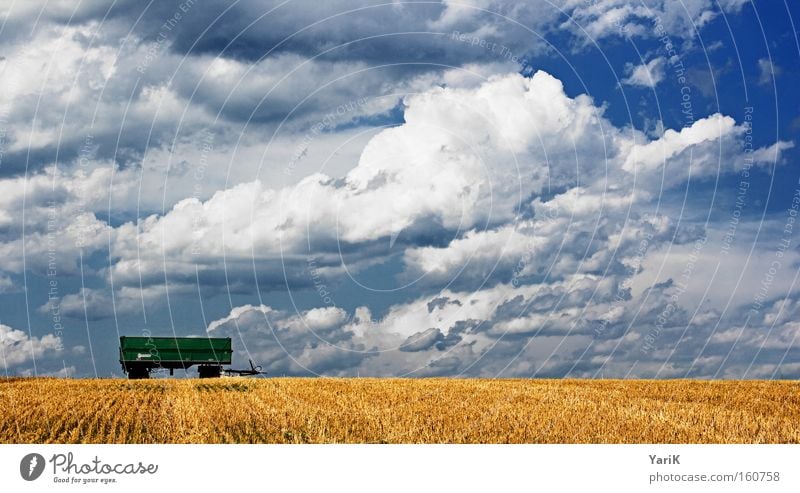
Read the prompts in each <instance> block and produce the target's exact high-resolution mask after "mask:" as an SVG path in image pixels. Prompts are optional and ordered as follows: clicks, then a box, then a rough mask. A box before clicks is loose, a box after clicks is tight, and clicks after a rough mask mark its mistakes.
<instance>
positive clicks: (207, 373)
mask: <svg viewBox="0 0 800 493" xmlns="http://www.w3.org/2000/svg"><path fill="white" fill-rule="evenodd" d="M197 373H199V374H200V378H219V377H220V376H221V375H222V367H221V366H219V365H200V366H199V367H198V368H197Z"/></svg>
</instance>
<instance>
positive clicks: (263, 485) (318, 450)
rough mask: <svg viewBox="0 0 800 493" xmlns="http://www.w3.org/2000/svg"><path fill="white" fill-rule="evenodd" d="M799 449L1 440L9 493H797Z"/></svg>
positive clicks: (1, 476) (0, 471) (1, 471)
mask: <svg viewBox="0 0 800 493" xmlns="http://www.w3.org/2000/svg"><path fill="white" fill-rule="evenodd" d="M798 459H800V446H797V445H2V446H0V464H1V466H0V481H1V482H0V484H2V485H3V487H2V491H8V492H27V491H86V490H92V491H95V490H97V491H109V492H111V491H114V492H117V491H122V492H125V491H137V492H141V491H143V490H152V491H167V490H168V489H170V490H175V491H215V492H236V491H242V489H243V488H247V489H253V488H258V489H257V490H256V491H281V492H287V493H296V492H306V491H314V492H326V493H327V492H337V491H342V492H348V493H349V492H370V493H374V492H397V493H408V492H409V491H435V490H441V491H459V492H462V491H467V492H469V491H481V492H483V491H520V490H521V491H532V492H533V491H614V492H625V491H632V492H642V491H708V490H711V491H754V492H756V491H757V492H762V491H766V492H773V491H774V492H783V491H786V492H797V491H800V480H798V476H800V468H798Z"/></svg>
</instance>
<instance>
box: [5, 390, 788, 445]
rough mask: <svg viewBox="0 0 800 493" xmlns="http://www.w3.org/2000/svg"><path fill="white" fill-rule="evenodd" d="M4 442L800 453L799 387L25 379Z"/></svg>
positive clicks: (8, 402) (8, 398) (12, 393)
mask: <svg viewBox="0 0 800 493" xmlns="http://www.w3.org/2000/svg"><path fill="white" fill-rule="evenodd" d="M0 443H800V383H797V382H785V381H712V382H709V381H686V380H673V381H647V380H624V381H623V380H465V379H302V378H270V379H247V378H221V379H205V380H186V379H181V380H177V379H176V380H163V379H160V380H149V381H147V380H145V381H142V380H136V381H127V380H112V379H110V380H70V379H42V378H35V379H34V378H21V379H8V380H0Z"/></svg>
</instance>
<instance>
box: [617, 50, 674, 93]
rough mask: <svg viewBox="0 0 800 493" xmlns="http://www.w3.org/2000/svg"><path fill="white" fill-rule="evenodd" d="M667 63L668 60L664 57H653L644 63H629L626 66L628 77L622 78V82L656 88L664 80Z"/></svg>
mask: <svg viewBox="0 0 800 493" xmlns="http://www.w3.org/2000/svg"><path fill="white" fill-rule="evenodd" d="M666 64H667V60H666V59H665V58H663V57H657V58H653V59H652V60H650V61H649V62H647V63H645V64H642V65H632V64H628V65H627V66H626V68H625V72H626V73H627V74H628V77H627V78H625V79H622V83H623V84H628V85H630V86H641V87H649V88H654V87H656V85H658V83H659V82H661V81H662V80H664V67H665V66H666Z"/></svg>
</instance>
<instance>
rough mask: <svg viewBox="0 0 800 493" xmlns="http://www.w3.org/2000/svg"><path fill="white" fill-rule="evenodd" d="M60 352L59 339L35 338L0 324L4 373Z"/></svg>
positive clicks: (52, 336) (0, 343) (49, 337)
mask: <svg viewBox="0 0 800 493" xmlns="http://www.w3.org/2000/svg"><path fill="white" fill-rule="evenodd" d="M62 350H63V348H62V343H61V338H60V337H57V336H55V335H53V334H46V335H43V336H42V337H35V336H31V335H29V334H27V333H26V332H24V331H22V330H19V329H14V328H12V327H9V326H8V325H5V324H0V358H2V361H3V367H4V368H5V369H6V371H7V370H8V369H10V368H14V367H17V366H20V365H23V364H26V363H30V362H31V361H33V360H34V359H37V358H42V357H50V356H52V355H54V354H57V353H60V352H61V351H62Z"/></svg>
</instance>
